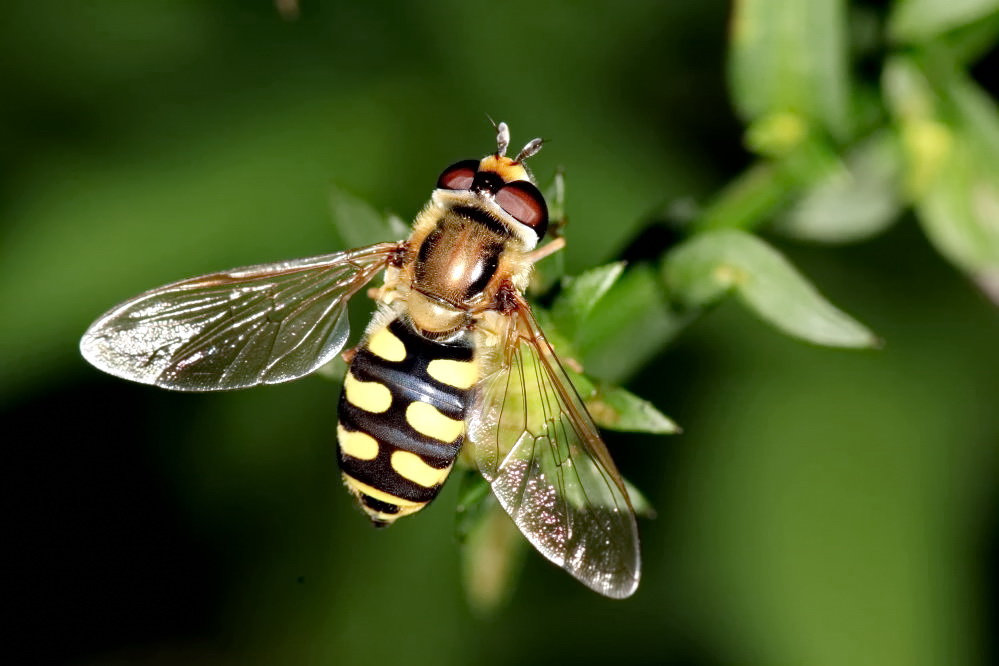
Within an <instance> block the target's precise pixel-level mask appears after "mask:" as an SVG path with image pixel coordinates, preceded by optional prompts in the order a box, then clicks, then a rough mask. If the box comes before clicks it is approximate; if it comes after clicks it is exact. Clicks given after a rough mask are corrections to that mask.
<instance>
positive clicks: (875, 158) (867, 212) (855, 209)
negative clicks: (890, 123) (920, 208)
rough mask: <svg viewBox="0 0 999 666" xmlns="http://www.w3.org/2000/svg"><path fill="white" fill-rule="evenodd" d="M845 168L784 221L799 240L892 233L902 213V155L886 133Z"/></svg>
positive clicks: (865, 144) (860, 147)
mask: <svg viewBox="0 0 999 666" xmlns="http://www.w3.org/2000/svg"><path fill="white" fill-rule="evenodd" d="M844 167H845V168H844V169H843V170H842V171H839V172H836V173H833V174H830V175H829V176H828V177H826V178H825V179H823V180H822V181H820V182H819V183H818V184H816V186H815V187H813V188H812V189H811V190H810V191H808V192H806V193H805V195H804V196H803V197H802V198H801V199H800V200H799V201H798V202H797V203H795V205H794V206H793V207H792V208H791V210H789V211H788V213H787V214H786V215H785V216H784V217H783V218H782V219H781V220H780V221H779V222H778V225H777V226H778V229H779V230H780V231H781V232H783V233H785V234H787V235H788V236H792V237H794V238H798V239H801V240H808V241H816V242H820V243H850V242H855V241H859V240H865V239H867V238H870V237H872V236H875V235H877V234H879V233H881V232H883V231H884V230H885V229H887V228H888V227H889V226H890V225H891V224H892V223H893V222H894V221H895V220H897V219H898V217H899V215H900V213H901V210H902V199H903V197H902V192H901V188H902V171H903V163H902V152H901V150H900V149H899V147H898V142H897V139H896V137H895V136H894V135H893V134H892V133H890V132H888V131H882V132H878V133H877V134H875V135H873V136H871V137H869V138H868V139H867V140H865V141H863V142H862V143H860V144H859V145H858V146H856V147H855V148H854V149H853V150H851V151H850V153H849V154H848V155H847V156H846V159H845V164H844Z"/></svg>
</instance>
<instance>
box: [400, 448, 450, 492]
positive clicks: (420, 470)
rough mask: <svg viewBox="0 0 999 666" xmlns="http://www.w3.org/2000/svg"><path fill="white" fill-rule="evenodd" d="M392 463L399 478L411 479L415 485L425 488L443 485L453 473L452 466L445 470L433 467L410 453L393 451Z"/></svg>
mask: <svg viewBox="0 0 999 666" xmlns="http://www.w3.org/2000/svg"><path fill="white" fill-rule="evenodd" d="M391 462H392V469H394V470H395V471H396V473H398V474H399V476H402V477H404V478H406V479H409V480H410V481H412V482H413V483H418V484H420V485H421V486H423V487H424V488H432V487H434V486H436V485H437V484H439V483H443V482H444V479H446V478H447V475H448V474H449V473H450V472H451V466H450V465H448V466H447V467H445V468H444V469H437V468H436V467H431V466H430V465H428V464H427V463H425V462H424V461H423V458H421V457H420V456H418V455H416V454H415V453H410V452H409V451H402V450H399V451H393V452H392V458H391Z"/></svg>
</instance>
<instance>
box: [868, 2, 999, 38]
mask: <svg viewBox="0 0 999 666" xmlns="http://www.w3.org/2000/svg"><path fill="white" fill-rule="evenodd" d="M995 12H999V0H897V2H895V3H894V4H893V11H892V14H891V17H890V18H889V20H888V34H889V35H891V37H892V38H893V39H894V40H896V41H900V42H925V41H928V40H929V39H931V38H932V37H935V36H936V35H939V34H941V33H943V32H947V31H948V30H952V29H954V28H958V27H962V26H965V25H968V24H969V23H973V22H974V21H977V20H979V19H982V18H985V17H987V16H989V15H990V14H993V13H995Z"/></svg>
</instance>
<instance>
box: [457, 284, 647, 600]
mask: <svg viewBox="0 0 999 666" xmlns="http://www.w3.org/2000/svg"><path fill="white" fill-rule="evenodd" d="M509 326H510V330H509V331H508V332H507V335H506V337H505V339H506V348H505V349H504V350H503V352H502V358H501V359H500V363H499V369H497V370H496V371H495V372H493V373H492V374H490V375H488V376H487V377H485V378H484V379H483V381H482V383H481V384H480V385H479V387H478V394H477V400H478V403H477V405H476V407H477V409H474V410H472V414H473V416H472V418H471V419H470V420H469V429H468V437H469V440H470V441H471V442H472V444H473V447H474V455H475V459H476V464H477V465H478V467H479V471H480V472H481V473H482V475H483V476H484V477H485V478H486V479H487V480H488V481H489V482H490V483H491V484H492V489H493V493H494V494H495V495H496V497H497V499H499V502H500V504H501V505H502V506H503V508H504V509H505V510H506V512H507V513H509V514H510V516H511V517H512V518H513V520H514V522H515V523H516V524H517V527H518V528H519V529H520V531H521V532H522V533H523V534H524V536H525V537H527V539H528V541H530V542H531V543H532V544H533V545H534V547H535V548H537V549H538V551H539V552H540V553H541V554H542V555H544V556H545V557H547V558H548V559H549V560H551V561H552V562H554V563H555V564H557V565H558V566H560V567H562V568H563V569H565V570H566V571H568V572H569V573H570V574H572V575H573V576H574V577H575V578H577V579H578V580H579V581H581V582H582V583H584V584H585V585H587V586H588V587H590V588H592V589H593V590H596V591H597V592H599V593H601V594H604V595H606V596H609V597H615V598H624V597H627V596H629V595H631V594H632V593H633V592H634V591H635V588H636V587H637V586H638V578H639V572H640V569H641V563H640V556H639V547H638V528H637V526H636V524H635V514H634V510H633V509H632V507H631V503H630V502H629V500H628V495H627V491H626V490H625V487H624V483H623V481H622V480H621V476H620V475H619V473H618V471H617V469H616V468H615V466H614V463H613V461H612V460H611V458H610V454H609V453H608V452H607V447H606V446H605V445H604V443H603V441H601V439H600V435H599V434H598V432H597V429H596V426H595V425H594V424H593V420H592V419H591V418H590V415H589V414H588V413H587V412H586V408H585V407H584V406H583V402H582V400H581V399H580V397H579V395H578V394H577V392H576V390H575V388H573V386H572V383H571V381H570V380H569V377H568V375H567V374H566V372H565V370H564V369H563V367H562V365H561V363H560V362H559V360H558V358H557V357H556V356H555V352H554V351H553V350H552V348H551V345H549V343H548V341H547V340H546V339H545V337H544V334H543V333H542V332H541V329H540V328H539V327H538V324H537V321H536V320H535V319H534V316H533V314H531V311H530V308H529V306H528V305H527V303H526V302H523V301H522V300H521V301H520V303H519V304H518V309H517V311H516V312H515V313H514V314H513V315H512V316H511V317H510V321H509ZM501 338H503V336H501ZM501 344H502V343H501Z"/></svg>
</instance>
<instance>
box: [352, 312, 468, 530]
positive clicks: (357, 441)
mask: <svg viewBox="0 0 999 666" xmlns="http://www.w3.org/2000/svg"><path fill="white" fill-rule="evenodd" d="M474 356H475V349H474V346H473V339H472V335H471V333H469V332H464V333H460V334H458V335H457V336H456V338H455V339H452V340H448V341H444V342H442V341H435V340H429V339H427V338H425V337H423V336H422V335H420V334H419V333H418V332H416V331H415V330H414V329H413V327H412V326H411V325H409V324H408V323H407V322H405V321H403V320H400V319H394V320H392V321H391V322H390V323H389V324H388V325H386V326H383V327H381V328H377V329H375V330H373V331H369V334H368V336H367V337H366V339H365V340H364V341H363V342H362V343H361V345H360V346H359V347H358V348H357V353H356V355H355V356H354V359H353V361H351V364H350V368H349V369H348V371H347V376H346V378H345V379H344V386H343V393H342V394H341V395H340V410H339V420H340V422H339V425H338V427H337V439H338V447H337V459H338V461H339V463H340V469H341V470H342V471H343V478H344V482H345V483H346V484H347V488H348V489H349V490H350V491H351V492H352V493H353V494H354V495H356V496H357V498H358V500H359V501H360V503H361V507H362V508H363V509H364V510H365V512H367V514H368V515H369V516H370V517H371V520H372V521H373V522H374V523H375V524H376V525H388V524H390V523H392V522H393V521H395V520H396V519H397V518H399V517H401V516H405V515H408V514H411V513H414V512H416V511H419V510H420V509H422V508H423V507H424V506H426V504H427V503H428V502H430V500H432V499H433V498H434V497H436V496H437V493H438V492H440V489H441V486H442V484H443V483H444V480H445V479H447V476H448V473H449V472H450V471H451V466H452V465H453V464H454V460H455V458H456V457H457V456H458V452H459V451H460V450H461V445H462V442H463V441H464V439H465V416H466V413H467V411H468V408H469V405H470V403H471V400H472V387H473V386H474V385H475V382H476V381H477V380H478V368H477V366H476V363H475V358H474Z"/></svg>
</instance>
